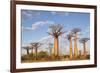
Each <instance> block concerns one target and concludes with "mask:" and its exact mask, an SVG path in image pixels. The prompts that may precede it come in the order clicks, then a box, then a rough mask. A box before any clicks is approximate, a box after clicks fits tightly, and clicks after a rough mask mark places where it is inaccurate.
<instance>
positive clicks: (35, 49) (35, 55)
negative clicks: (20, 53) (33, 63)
mask: <svg viewBox="0 0 100 73" xmlns="http://www.w3.org/2000/svg"><path fill="white" fill-rule="evenodd" d="M35 59H36V60H37V48H35Z"/></svg>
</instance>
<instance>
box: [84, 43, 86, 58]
mask: <svg viewBox="0 0 100 73" xmlns="http://www.w3.org/2000/svg"><path fill="white" fill-rule="evenodd" d="M83 46H84V57H86V42H85V43H83Z"/></svg>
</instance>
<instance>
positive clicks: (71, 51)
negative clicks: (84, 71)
mask: <svg viewBox="0 0 100 73" xmlns="http://www.w3.org/2000/svg"><path fill="white" fill-rule="evenodd" d="M72 57H73V50H72V38H71V37H70V59H72Z"/></svg>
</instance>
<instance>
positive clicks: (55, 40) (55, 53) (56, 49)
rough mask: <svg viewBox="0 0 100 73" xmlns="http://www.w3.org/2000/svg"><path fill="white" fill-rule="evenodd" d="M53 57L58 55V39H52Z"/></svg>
mask: <svg viewBox="0 0 100 73" xmlns="http://www.w3.org/2000/svg"><path fill="white" fill-rule="evenodd" d="M54 55H55V56H57V57H58V55H59V47H58V37H55V38H54Z"/></svg>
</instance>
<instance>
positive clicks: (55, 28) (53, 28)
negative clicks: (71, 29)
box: [48, 24, 64, 57]
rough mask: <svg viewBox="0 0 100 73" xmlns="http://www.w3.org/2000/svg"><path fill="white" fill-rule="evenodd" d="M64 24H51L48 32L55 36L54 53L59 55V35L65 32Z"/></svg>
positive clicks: (56, 55)
mask: <svg viewBox="0 0 100 73" xmlns="http://www.w3.org/2000/svg"><path fill="white" fill-rule="evenodd" d="M62 29H63V26H62V25H60V24H53V25H50V26H49V32H48V34H49V35H51V36H53V37H54V55H55V57H58V56H59V40H58V37H59V36H60V35H61V34H63V33H64V32H63V31H62Z"/></svg>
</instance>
